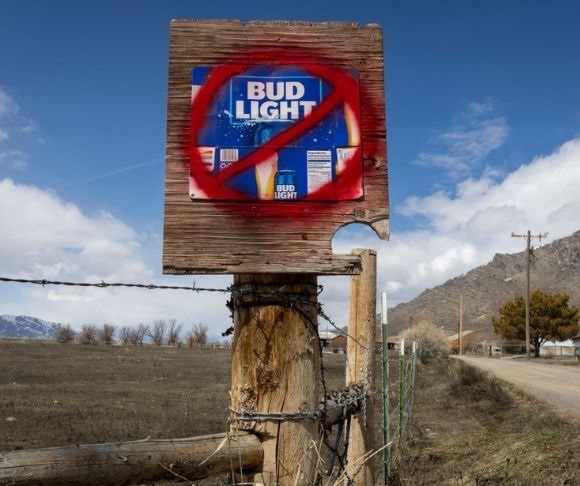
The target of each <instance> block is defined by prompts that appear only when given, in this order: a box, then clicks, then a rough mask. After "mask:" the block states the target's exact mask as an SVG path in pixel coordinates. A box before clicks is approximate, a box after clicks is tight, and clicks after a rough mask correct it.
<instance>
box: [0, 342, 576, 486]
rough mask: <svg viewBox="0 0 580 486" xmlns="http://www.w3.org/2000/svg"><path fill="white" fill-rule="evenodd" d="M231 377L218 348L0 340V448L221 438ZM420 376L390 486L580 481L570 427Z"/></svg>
mask: <svg viewBox="0 0 580 486" xmlns="http://www.w3.org/2000/svg"><path fill="white" fill-rule="evenodd" d="M324 358H325V359H324V364H325V368H326V370H327V382H328V387H329V388H335V387H339V386H341V384H342V382H343V379H344V378H343V376H344V360H345V358H344V355H324ZM229 376H230V350H227V349H195V348H194V349H191V348H168V347H159V348H156V347H120V346H112V347H107V346H83V345H76V344H67V345H59V344H56V343H52V342H37V341H26V342H22V341H21V342H17V341H0V451H9V450H16V449H30V448H38V447H49V446H60V445H67V444H80V443H99V442H113V441H129V440H137V439H144V438H146V437H151V438H172V437H175V438H177V437H187V436H198V435H204V434H210V433H219V432H225V431H226V430H227V428H228V426H227V422H226V419H227V416H228V410H227V407H228V404H229V395H228V390H229ZM418 380H419V381H418V386H417V399H416V403H415V405H414V408H413V421H412V423H411V425H410V426H409V427H408V435H409V437H408V440H407V442H406V444H405V445H404V447H403V448H402V450H401V454H399V455H397V458H396V462H395V464H394V465H393V476H392V478H391V481H390V484H392V485H395V484H405V485H416V484H432V485H438V484H465V485H468V484H474V485H491V484H494V485H495V484H498V485H499V484H501V485H503V484H509V485H524V484H534V485H535V484H539V485H543V484H547V485H548V484H549V485H558V484H561V485H565V484H566V485H580V425H579V424H578V423H574V422H570V421H566V420H564V419H563V418H561V417H559V416H557V415H555V414H554V413H552V412H551V411H550V410H549V409H547V408H546V407H544V406H543V405H541V404H539V403H538V402H536V401H534V400H532V399H530V398H529V397H527V396H525V395H523V394H522V393H519V392H517V391H516V390H514V389H513V388H511V387H509V386H507V385H505V384H503V383H499V382H497V381H495V380H493V379H490V378H489V377H488V376H486V375H484V374H482V373H480V372H478V371H476V370H475V369H473V368H470V367H468V366H466V365H464V364H462V363H459V362H456V361H455V360H450V361H443V362H440V363H434V364H430V365H422V366H420V367H419V373H418ZM378 408H380V407H378ZM377 415H378V417H377V420H380V413H378V414H377ZM379 430H380V425H379V424H377V431H379ZM212 484H219V482H218V483H215V482H214V483H212Z"/></svg>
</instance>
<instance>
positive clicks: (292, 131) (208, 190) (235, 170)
mask: <svg viewBox="0 0 580 486" xmlns="http://www.w3.org/2000/svg"><path fill="white" fill-rule="evenodd" d="M265 65H271V66H294V67H300V68H302V69H303V70H305V71H307V72H309V73H310V74H312V75H313V76H316V77H318V78H320V79H323V80H324V81H325V82H326V83H328V85H329V86H331V87H332V89H333V90H332V91H331V93H330V94H329V95H328V96H326V97H325V98H324V100H323V101H322V103H320V104H319V105H318V106H317V107H316V108H315V109H314V110H312V112H311V113H310V114H308V115H307V116H306V117H304V118H303V119H301V120H299V121H297V122H295V123H294V124H292V125H291V126H290V127H288V128H287V129H286V130H284V131H283V132H281V133H279V134H277V135H276V136H275V137H273V138H272V139H270V140H269V141H267V142H266V143H264V144H263V145H262V146H260V147H258V148H256V150H254V151H253V152H252V153H250V154H249V155H247V156H246V157H244V158H242V159H241V160H239V161H238V162H237V163H236V164H234V165H232V166H230V167H229V168H227V169H224V170H221V171H220V172H219V173H217V174H212V173H210V172H209V171H208V169H207V168H206V166H205V165H204V163H203V160H202V157H201V154H200V152H199V151H198V150H197V146H198V145H199V144H198V140H197V134H198V133H199V132H200V131H201V130H202V129H203V127H204V125H205V123H206V119H207V113H208V112H209V110H210V107H211V105H212V103H213V100H214V98H215V96H216V95H217V94H218V93H219V91H220V90H221V89H222V88H223V87H224V86H225V84H226V83H227V82H228V81H229V80H230V79H231V78H232V77H234V76H236V75H239V74H243V73H244V72H246V71H248V70H249V69H251V68H253V67H257V66H265ZM341 104H344V105H345V106H346V105H348V106H349V107H350V109H351V110H352V111H353V112H354V113H356V114H357V119H356V122H357V124H358V126H359V130H360V119H359V118H358V116H359V113H360V104H359V92H358V82H357V80H355V79H354V78H353V77H352V75H351V74H350V73H349V72H348V71H345V70H344V69H341V68H338V67H334V66H332V61H330V60H328V59H323V58H316V57H314V56H312V54H310V53H305V52H303V51H300V50H297V49H292V50H288V49H285V50H284V51H279V50H266V51H260V52H253V53H246V54H243V55H241V56H239V57H238V58H236V59H232V60H230V61H229V62H228V63H225V64H222V65H218V66H216V67H214V68H213V69H212V71H211V76H209V78H208V79H207V81H206V82H205V83H204V84H203V85H202V87H201V88H200V90H199V92H198V93H197V95H196V97H195V99H194V100H193V102H192V105H191V112H190V118H189V124H188V126H187V127H186V131H185V134H184V145H185V147H184V150H183V153H184V155H185V157H186V160H187V161H188V163H189V170H190V174H191V176H192V177H193V178H194V179H195V181H196V184H197V185H198V187H199V188H200V189H201V190H202V191H203V192H204V193H205V194H206V196H207V198H208V200H210V201H213V202H222V203H223V202H228V201H229V202H233V201H235V203H237V204H239V203H240V202H241V203H243V202H244V200H246V201H247V202H251V203H252V204H258V205H260V207H263V205H275V206H276V210H275V213H276V214H277V215H283V214H287V213H291V214H294V213H296V212H297V210H299V211H300V210H305V211H308V209H307V208H305V207H303V206H304V202H310V201H325V202H326V203H327V204H328V203H329V202H331V203H332V204H333V205H334V203H336V201H335V200H333V194H335V191H337V190H341V191H342V192H343V193H348V190H349V189H348V188H349V186H352V185H356V184H359V185H360V184H361V181H360V177H361V168H360V167H357V165H356V164H357V162H359V161H360V160H361V147H360V146H359V147H357V148H356V150H355V151H353V154H352V156H351V157H350V158H349V159H348V160H346V161H345V169H344V171H343V172H342V173H341V174H340V175H339V176H338V177H337V179H336V180H334V181H330V182H328V183H327V184H325V185H323V186H322V187H320V188H319V189H317V190H316V191H315V192H313V193H311V194H308V195H307V196H306V197H304V198H302V199H299V200H294V201H293V202H280V201H276V202H273V201H262V200H256V199H254V198H252V197H250V196H248V195H247V194H245V193H242V192H239V191H236V190H234V189H232V188H230V187H227V181H228V180H229V179H230V178H232V177H234V176H235V175H237V174H239V173H241V172H243V171H245V170H248V169H250V168H252V167H254V166H256V165H258V164H260V163H261V162H263V161H264V160H266V159H267V157H268V156H269V155H270V154H271V152H272V150H273V149H274V148H278V147H281V146H287V145H289V144H291V143H292V142H293V141H294V140H296V139H297V138H299V137H300V136H302V135H303V134H304V133H306V132H307V131H308V130H310V129H311V128H313V127H315V126H317V125H318V124H320V123H322V122H323V121H324V119H325V118H326V117H327V116H328V115H330V113H331V112H332V110H334V109H335V108H336V107H337V106H340V105H341ZM330 200H331V201H330ZM297 206H298V207H297ZM317 206H319V205H318V204H317ZM264 209H265V208H264Z"/></svg>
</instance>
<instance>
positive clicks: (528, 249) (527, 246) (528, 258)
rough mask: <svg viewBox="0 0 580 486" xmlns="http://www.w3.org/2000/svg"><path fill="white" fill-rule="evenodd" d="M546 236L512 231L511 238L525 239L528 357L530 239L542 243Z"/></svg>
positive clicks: (528, 341) (528, 355)
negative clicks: (535, 239)
mask: <svg viewBox="0 0 580 486" xmlns="http://www.w3.org/2000/svg"><path fill="white" fill-rule="evenodd" d="M546 236H548V233H541V234H538V235H532V232H531V231H530V230H528V232H527V233H526V234H525V235H517V234H515V233H512V238H525V239H526V356H527V357H528V359H530V263H531V256H532V255H531V251H530V250H531V244H530V243H531V241H532V238H538V239H539V240H540V243H542V238H545V237H546Z"/></svg>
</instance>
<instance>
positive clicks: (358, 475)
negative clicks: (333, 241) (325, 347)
mask: <svg viewBox="0 0 580 486" xmlns="http://www.w3.org/2000/svg"><path fill="white" fill-rule="evenodd" d="M353 253H354V254H356V255H359V256H360V257H361V262H362V272H361V273H360V275H356V276H354V277H352V284H351V293H350V312H349V321H348V333H349V335H350V336H352V338H354V339H349V340H348V341H347V348H346V356H347V358H346V363H347V366H346V384H347V385H351V384H352V383H359V384H362V388H363V389H364V390H365V391H366V393H367V395H368V397H367V400H366V403H365V406H364V407H363V408H362V410H361V411H360V412H359V413H358V414H356V415H354V416H353V417H352V420H351V422H350V445H349V449H348V453H347V474H348V477H350V478H353V484H354V485H356V486H373V485H374V484H375V477H374V468H373V467H372V463H370V462H367V461H366V458H367V455H368V454H369V453H371V452H372V451H373V448H374V440H373V433H374V424H375V421H374V407H373V401H372V396H374V393H373V392H374V383H375V334H376V315H377V314H376V293H377V254H376V252H374V251H373V250H360V249H357V250H354V251H353Z"/></svg>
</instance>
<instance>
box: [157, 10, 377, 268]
mask: <svg viewBox="0 0 580 486" xmlns="http://www.w3.org/2000/svg"><path fill="white" fill-rule="evenodd" d="M384 100H385V95H384V79H383V40H382V30H381V28H380V27H379V26H377V25H368V26H358V25H356V24H351V23H304V22H250V23H242V22H238V21H196V20H174V21H172V24H171V45H170V59H169V92H168V113H167V150H166V179H165V217H164V241H163V271H164V273H169V274H225V273H311V274H317V275H341V274H355V273H358V272H359V269H360V261H359V259H358V257H356V256H352V255H334V254H333V253H332V248H331V242H332V237H333V235H334V233H335V232H336V230H337V229H338V228H340V227H341V226H344V225H346V224H349V223H353V222H359V223H365V224H368V225H370V226H371V227H372V228H373V229H374V230H375V232H376V233H377V234H378V235H379V237H381V238H383V239H387V238H388V204H387V200H388V194H387V159H386V123H385V103H384Z"/></svg>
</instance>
